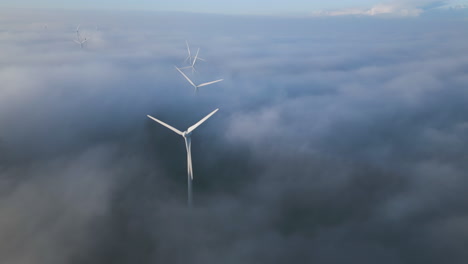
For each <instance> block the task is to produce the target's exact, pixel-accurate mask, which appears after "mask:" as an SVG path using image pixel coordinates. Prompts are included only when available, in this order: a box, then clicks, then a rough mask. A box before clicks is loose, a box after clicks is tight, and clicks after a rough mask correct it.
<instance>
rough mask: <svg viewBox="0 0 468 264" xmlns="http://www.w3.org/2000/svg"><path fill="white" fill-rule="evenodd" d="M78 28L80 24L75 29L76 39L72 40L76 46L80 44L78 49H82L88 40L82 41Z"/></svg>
mask: <svg viewBox="0 0 468 264" xmlns="http://www.w3.org/2000/svg"><path fill="white" fill-rule="evenodd" d="M80 26H81V24H80V25H78V26H77V27H76V39H74V40H73V41H74V42H75V43H77V44H80V47H81V48H83V47H84V44H85V42H86V41H88V39H86V38H84V39H82V38H81V34H80Z"/></svg>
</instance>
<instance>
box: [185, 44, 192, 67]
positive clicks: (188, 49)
mask: <svg viewBox="0 0 468 264" xmlns="http://www.w3.org/2000/svg"><path fill="white" fill-rule="evenodd" d="M185 45H187V51H188V58H189V60H190V64H192V55H191V54H190V47H189V44H188V42H187V40H186V41H185Z"/></svg>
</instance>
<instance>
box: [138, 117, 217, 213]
mask: <svg viewBox="0 0 468 264" xmlns="http://www.w3.org/2000/svg"><path fill="white" fill-rule="evenodd" d="M218 110H219V108H217V109H215V110H214V111H213V112H211V113H209V114H208V115H207V116H205V117H204V118H203V119H201V120H200V121H198V122H197V123H196V124H195V125H193V126H191V127H189V128H188V129H187V130H185V131H183V132H182V131H180V130H178V129H177V128H174V127H172V126H170V125H168V124H166V123H164V122H163V121H161V120H158V119H156V118H154V117H152V116H150V115H147V116H148V117H149V118H151V119H153V120H154V121H156V122H158V123H159V124H161V125H163V126H165V127H167V128H169V129H170V130H172V131H174V132H175V133H177V134H179V135H181V136H182V137H183V138H184V140H185V148H186V150H187V174H188V175H187V204H188V206H189V207H191V206H192V181H193V169H192V141H191V138H190V136H191V135H192V132H193V131H194V130H195V129H196V128H197V127H198V126H200V125H201V124H202V123H203V122H205V121H206V120H207V119H208V118H210V117H211V116H212V115H214V114H215V113H216V112H217V111H218Z"/></svg>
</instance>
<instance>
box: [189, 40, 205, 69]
mask: <svg viewBox="0 0 468 264" xmlns="http://www.w3.org/2000/svg"><path fill="white" fill-rule="evenodd" d="M185 45H186V46H187V52H188V56H187V58H185V60H184V62H187V61H189V64H190V65H192V64H195V63H194V62H193V61H192V58H193V57H192V53H191V52H190V46H189V44H188V42H187V41H185ZM197 54H198V52H197ZM196 60H201V61H206V60H205V59H202V58H200V57H196V58H195V61H196Z"/></svg>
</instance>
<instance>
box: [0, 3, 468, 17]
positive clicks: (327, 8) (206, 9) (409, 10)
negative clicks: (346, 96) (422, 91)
mask: <svg viewBox="0 0 468 264" xmlns="http://www.w3.org/2000/svg"><path fill="white" fill-rule="evenodd" d="M467 4H468V1H466V0H442V1H440V0H436V1H435V0H388V1H370V0H340V1H307V0H293V1H281V0H270V1H268V0H258V1H249V0H238V1H216V0H200V1H191V0H173V1H160V0H158V1H146V0H137V1H127V0H115V1H109V0H100V1H91V0H85V1H75V2H72V1H57V0H44V1H35V0H18V1H9V2H4V3H0V7H1V6H3V7H19V8H66V9H103V10H107V9H121V10H129V9H131V10H152V11H176V12H195V13H216V14H248V15H251V14H262V15H309V14H317V12H319V13H320V14H322V15H323V14H327V15H328V14H331V15H337V14H343V13H344V14H354V15H355V14H361V15H366V14H382V13H385V14H387V13H391V14H396V15H410V16H414V15H419V14H421V13H422V12H424V11H427V9H432V8H434V7H442V6H444V7H450V6H465V7H466V5H467Z"/></svg>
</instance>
